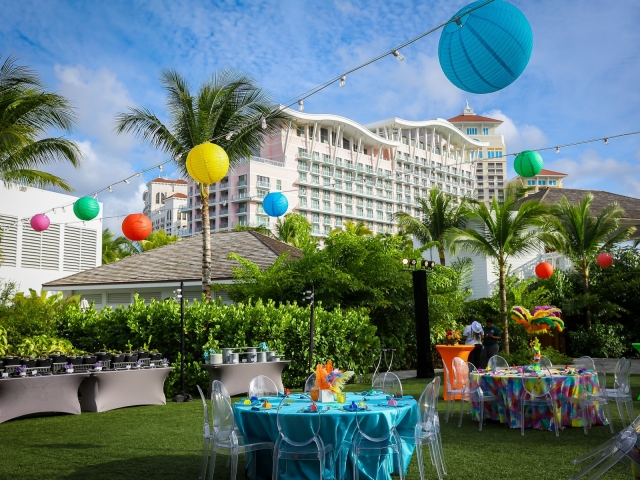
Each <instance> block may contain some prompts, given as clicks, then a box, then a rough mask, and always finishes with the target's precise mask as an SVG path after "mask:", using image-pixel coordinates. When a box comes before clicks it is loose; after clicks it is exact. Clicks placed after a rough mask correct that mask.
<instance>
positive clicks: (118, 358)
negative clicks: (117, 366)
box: [111, 352, 125, 363]
mask: <svg viewBox="0 0 640 480" xmlns="http://www.w3.org/2000/svg"><path fill="white" fill-rule="evenodd" d="M124 358H125V355H124V353H122V352H116V353H114V354H113V357H111V361H112V362H113V363H122V362H124Z"/></svg>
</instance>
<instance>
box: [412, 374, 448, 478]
mask: <svg viewBox="0 0 640 480" xmlns="http://www.w3.org/2000/svg"><path fill="white" fill-rule="evenodd" d="M439 391H440V377H436V378H434V379H433V381H432V382H431V383H429V384H428V385H427V386H426V388H425V389H424V391H423V392H422V395H420V399H419V400H418V406H419V407H420V421H419V422H418V423H417V424H416V428H415V433H414V442H415V446H416V456H417V460H418V469H419V470H420V480H424V479H425V472H424V460H423V452H422V447H423V446H425V445H427V446H428V447H429V455H430V456H431V464H432V465H434V466H435V467H436V472H437V473H438V478H439V479H440V480H442V476H443V475H446V474H447V468H446V466H445V462H444V453H443V451H442V437H441V436H440V420H439V418H438V393H439Z"/></svg>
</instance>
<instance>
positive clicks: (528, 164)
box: [513, 150, 544, 178]
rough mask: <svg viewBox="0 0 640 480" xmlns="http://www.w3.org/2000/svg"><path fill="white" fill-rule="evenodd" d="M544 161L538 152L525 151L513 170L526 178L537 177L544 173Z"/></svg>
mask: <svg viewBox="0 0 640 480" xmlns="http://www.w3.org/2000/svg"><path fill="white" fill-rule="evenodd" d="M543 165H544V160H542V156H541V155H540V154H539V153H538V152H532V151H531V150H525V151H524V152H520V153H519V154H518V155H517V156H516V159H515V160H514V162H513V169H514V170H515V171H516V173H517V174H518V175H520V176H521V177H524V178H529V177H535V176H536V175H538V174H539V173H540V172H541V171H542V166H543Z"/></svg>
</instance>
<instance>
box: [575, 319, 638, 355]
mask: <svg viewBox="0 0 640 480" xmlns="http://www.w3.org/2000/svg"><path fill="white" fill-rule="evenodd" d="M623 331H624V327H623V326H622V325H620V324H608V325H604V324H600V323H594V324H593V325H592V326H591V328H590V329H589V330H587V329H580V330H576V331H572V332H569V341H570V346H571V351H572V353H573V355H574V356H575V357H581V356H583V355H589V356H590V357H596V358H602V357H604V358H618V357H621V356H622V354H623V353H624V352H625V350H626V349H627V346H626V345H625V342H624V340H623V339H624V335H623Z"/></svg>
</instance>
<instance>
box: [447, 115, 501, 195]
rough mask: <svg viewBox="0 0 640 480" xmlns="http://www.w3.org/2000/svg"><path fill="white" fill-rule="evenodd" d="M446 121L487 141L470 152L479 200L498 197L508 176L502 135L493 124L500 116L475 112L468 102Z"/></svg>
mask: <svg viewBox="0 0 640 480" xmlns="http://www.w3.org/2000/svg"><path fill="white" fill-rule="evenodd" d="M449 122H450V123H452V124H453V125H455V126H456V128H458V129H459V130H460V131H461V132H462V133H464V134H465V135H467V136H469V137H471V138H473V139H475V140H477V141H479V142H483V143H485V144H486V145H487V146H483V147H482V148H480V149H479V150H478V151H473V152H471V154H472V155H473V157H472V160H473V161H474V162H475V167H476V168H475V180H476V190H475V192H476V194H477V198H478V200H484V201H489V200H491V199H492V198H493V197H495V196H497V197H498V199H499V200H501V199H502V198H503V197H504V185H505V181H506V178H507V158H506V156H505V155H506V148H505V144H504V137H503V136H502V135H499V134H497V133H496V128H498V127H499V126H500V125H501V124H502V120H496V119H495V118H489V117H482V116H480V115H476V114H475V112H474V111H473V108H471V107H470V106H469V102H467V106H466V107H465V108H464V109H463V110H462V114H461V115H458V116H457V117H453V118H450V119H449Z"/></svg>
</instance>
